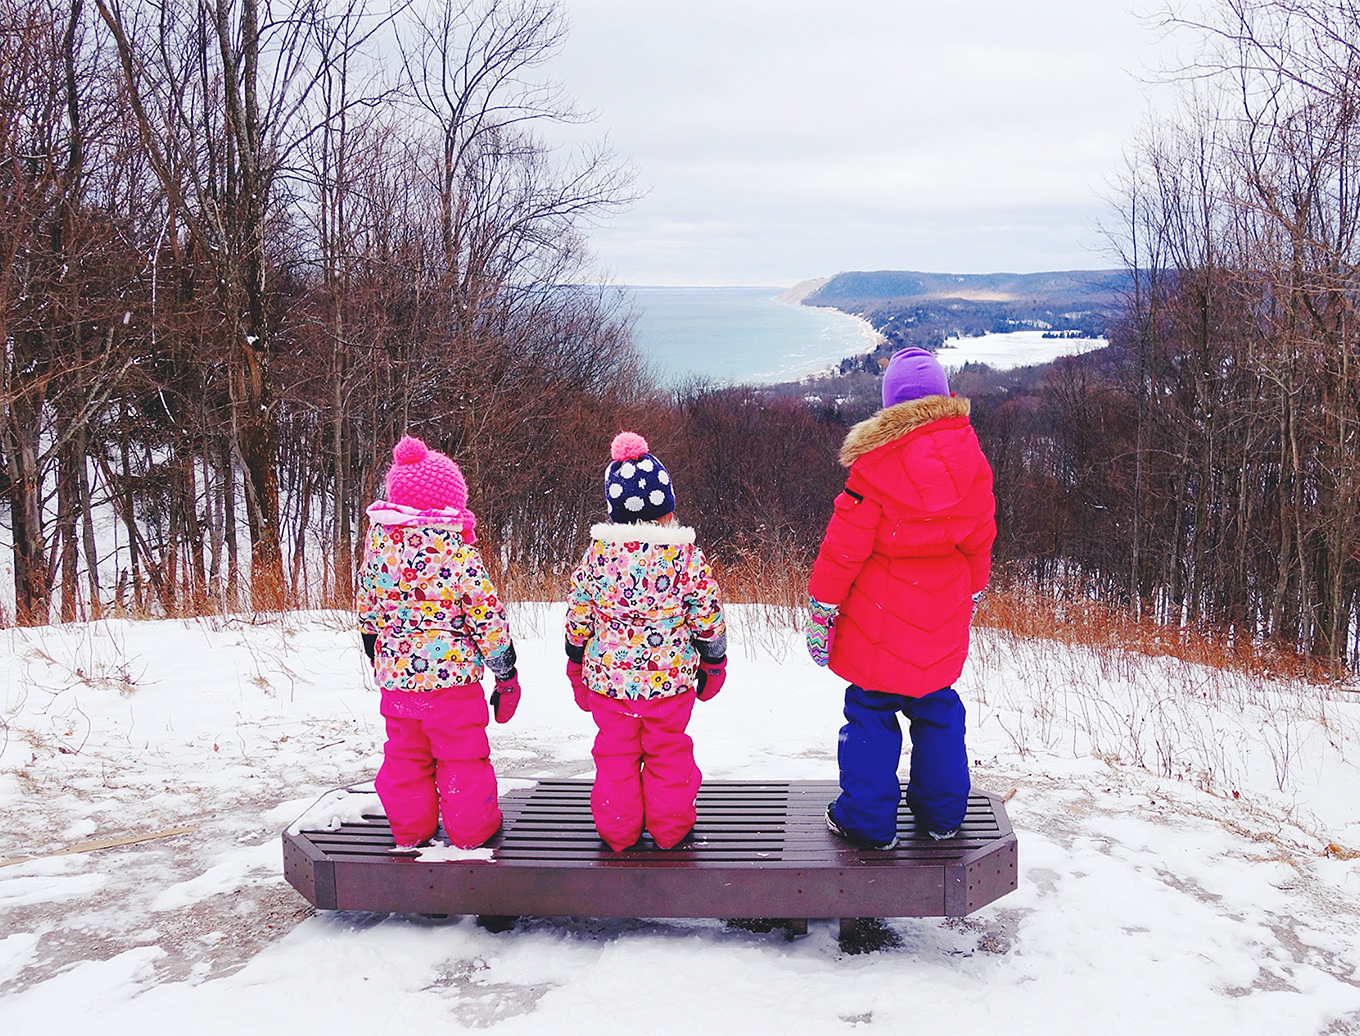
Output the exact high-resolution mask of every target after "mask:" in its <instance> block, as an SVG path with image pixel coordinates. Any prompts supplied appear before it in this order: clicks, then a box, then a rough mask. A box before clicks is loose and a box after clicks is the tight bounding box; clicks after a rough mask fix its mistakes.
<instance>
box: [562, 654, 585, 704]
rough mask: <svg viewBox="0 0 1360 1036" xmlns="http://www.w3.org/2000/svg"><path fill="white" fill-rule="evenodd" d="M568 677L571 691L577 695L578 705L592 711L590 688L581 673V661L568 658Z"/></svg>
mask: <svg viewBox="0 0 1360 1036" xmlns="http://www.w3.org/2000/svg"><path fill="white" fill-rule="evenodd" d="M567 679H568V680H569V681H571V693H572V694H574V695H576V707H577V708H578V709H580V710H581V711H582V712H589V711H590V690H589V688H587V687H586V681H585V678H584V677H583V676H582V675H581V663H580V662H573V661H571V660H570V659H568V660H567Z"/></svg>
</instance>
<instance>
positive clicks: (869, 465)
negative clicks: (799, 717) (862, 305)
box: [807, 348, 996, 849]
mask: <svg viewBox="0 0 1360 1036" xmlns="http://www.w3.org/2000/svg"><path fill="white" fill-rule="evenodd" d="M968 410H969V406H968V401H967V400H966V399H957V398H955V397H953V396H952V395H951V394H950V392H949V384H948V381H947V380H946V378H945V373H944V370H943V368H941V367H940V365H939V363H938V362H937V361H936V360H935V357H933V356H932V355H931V354H930V353H928V352H926V351H925V350H923V349H914V348H913V349H903V350H901V351H899V352H898V353H897V354H896V355H895V356H893V358H892V360H891V361H889V363H888V369H887V371H886V372H885V374H884V377H883V409H882V410H879V411H878V412H877V413H875V414H874V415H873V416H872V417H870V418H868V419H867V420H865V421H862V422H860V423H859V424H857V425H855V427H854V428H852V429H851V430H850V433H849V434H848V435H847V436H846V437H845V443H844V444H843V445H842V446H841V455H840V460H841V464H842V465H844V466H845V467H848V468H849V469H850V475H849V478H848V479H847V481H846V483H845V490H844V491H843V492H842V493H841V494H840V495H839V496H837V497H836V503H835V510H834V512H833V513H832V516H831V520H830V522H829V523H828V524H827V527H826V535H825V536H824V538H823V539H822V546H821V550H820V551H819V552H818V554H817V561H816V563H815V565H814V566H813V570H812V579H811V582H810V583H809V586H808V592H809V594H810V596H811V613H810V616H809V620H808V627H807V641H808V651H809V653H810V654H811V655H812V658H813V660H814V661H815V662H816V663H817V664H818V665H828V664H829V665H830V668H831V671H832V672H834V673H835V674H836V675H838V676H840V677H843V678H844V679H846V680H849V681H850V686H849V687H848V688H846V692H845V719H846V724H845V726H844V727H842V728H841V735H840V748H839V751H838V757H839V762H840V786H841V794H840V797H839V798H837V799H836V801H835V802H833V803H831V805H830V806H828V807H827V811H826V821H827V826H828V827H829V828H830V829H831V831H832V832H833V833H835V834H837V835H839V836H841V837H843V838H845V839H846V840H847V841H849V842H852V843H853V844H855V845H858V846H861V847H863V848H870V849H891V848H893V847H894V846H895V845H896V844H897V804H898V800H899V799H900V797H901V788H900V786H899V785H898V782H897V765H898V762H899V760H900V758H901V754H902V730H901V727H900V726H899V725H898V721H897V713H898V712H903V713H905V714H906V716H907V718H908V719H909V720H910V721H911V728H910V729H911V769H910V774H909V777H908V780H907V792H906V798H907V806H908V808H910V809H911V811H912V813H913V814H914V815H915V817H916V821H917V823H918V825H920V826H921V827H923V828H924V829H925V830H926V831H927V832H929V833H930V834H931V835H932V836H933V837H935V838H948V837H950V836H952V835H954V834H955V833H957V831H958V829H959V826H960V825H961V824H962V823H963V818H964V814H965V812H966V811H967V807H968V789H969V779H968V756H967V752H966V750H965V748H964V711H963V703H962V702H961V701H959V696H958V694H957V693H956V692H955V691H954V688H953V683H954V681H955V680H956V679H958V676H959V673H960V672H961V671H962V669H963V663H964V659H965V658H966V657H967V655H968V631H969V623H970V621H971V618H972V608H973V602H974V600H975V599H976V595H977V594H978V593H980V592H981V591H982V589H983V587H985V586H986V585H987V577H988V575H989V574H990V572H991V565H992V558H991V549H992V541H993V540H994V539H995V538H996V521H995V517H994V516H995V508H996V505H995V501H994V500H993V497H992V469H991V467H990V466H989V465H988V463H987V458H986V457H984V456H983V455H982V449H981V447H980V446H979V445H978V440H977V436H976V435H975V434H974V433H973V429H972V426H971V425H970V424H969V422H968Z"/></svg>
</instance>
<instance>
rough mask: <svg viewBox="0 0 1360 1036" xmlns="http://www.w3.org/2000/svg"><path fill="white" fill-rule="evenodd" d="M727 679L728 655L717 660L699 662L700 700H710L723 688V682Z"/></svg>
mask: <svg viewBox="0 0 1360 1036" xmlns="http://www.w3.org/2000/svg"><path fill="white" fill-rule="evenodd" d="M726 680H727V658H726V656H724V657H722V658H720V659H718V660H717V661H716V662H700V663H699V700H700V701H708V699H709V698H712V697H713V696H714V695H716V694H717V693H718V692H719V691H721V690H722V685H723V683H724V682H725V681H726Z"/></svg>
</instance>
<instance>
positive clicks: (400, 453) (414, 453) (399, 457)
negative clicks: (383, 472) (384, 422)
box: [392, 435, 430, 464]
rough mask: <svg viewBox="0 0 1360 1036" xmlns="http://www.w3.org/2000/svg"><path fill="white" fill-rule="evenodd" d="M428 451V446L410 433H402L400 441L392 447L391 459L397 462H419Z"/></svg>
mask: <svg viewBox="0 0 1360 1036" xmlns="http://www.w3.org/2000/svg"><path fill="white" fill-rule="evenodd" d="M429 452H430V448H429V447H428V446H426V445H425V444H424V443H423V442H421V441H420V440H419V439H417V438H415V436H412V435H403V436H402V437H401V442H399V443H397V444H396V445H395V446H393V447H392V459H393V460H394V461H396V462H397V463H398V464H419V463H420V462H421V461H422V460H424V459H425V458H426V457H427V456H428V455H429Z"/></svg>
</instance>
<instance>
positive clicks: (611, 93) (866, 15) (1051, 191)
mask: <svg viewBox="0 0 1360 1036" xmlns="http://www.w3.org/2000/svg"><path fill="white" fill-rule="evenodd" d="M565 10H566V12H567V14H568V17H569V19H570V21H571V23H572V32H571V36H570V38H569V40H568V43H567V46H566V48H565V50H564V52H563V54H562V55H561V56H560V58H559V59H558V60H557V62H556V63H555V65H554V66H553V68H552V69H551V70H550V71H551V72H552V73H553V74H554V75H556V76H557V77H558V78H559V80H560V81H561V82H562V83H563V85H564V86H565V88H566V89H567V91H568V92H569V93H571V94H574V95H576V96H577V97H578V98H579V100H580V102H581V104H582V106H583V107H586V108H589V109H593V110H595V111H596V112H597V121H596V123H595V124H594V126H593V127H592V131H593V132H595V133H596V134H598V133H600V132H601V131H604V132H607V134H608V137H609V140H610V142H611V143H612V145H613V146H614V147H615V149H616V150H618V151H619V152H620V153H621V154H622V155H624V156H625V157H627V158H629V159H631V161H632V162H633V164H634V165H635V166H636V168H637V170H638V172H639V175H640V179H641V181H642V183H643V185H644V187H649V188H650V190H649V192H648V194H647V196H646V197H645V198H644V199H643V200H641V201H640V202H639V203H637V204H636V205H635V206H634V207H633V208H632V209H631V210H630V211H629V212H628V213H626V214H623V215H621V216H619V217H617V218H616V219H615V220H614V221H613V222H612V223H611V224H610V225H609V226H608V227H606V228H604V229H603V230H602V231H601V232H599V233H598V234H596V235H594V237H593V243H594V245H595V247H596V250H597V252H598V254H599V255H600V258H601V261H602V265H603V266H604V267H605V268H606V269H608V270H611V271H612V272H613V274H614V275H615V276H616V277H618V278H619V279H620V280H624V281H629V282H634V283H690V284H696V283H785V282H788V281H791V280H797V279H801V278H803V277H810V276H817V275H822V274H826V273H832V272H835V271H836V270H837V269H844V268H851V269H868V268H885V267H886V268H917V269H932V270H955V271H959V272H968V271H980V270H997V269H1029V270H1034V269H1052V268H1055V266H1056V267H1063V268H1073V267H1078V266H1091V265H1107V264H1108V262H1109V260H1108V258H1106V257H1102V256H1100V255H1098V254H1097V253H1096V251H1095V250H1096V249H1097V248H1098V247H1099V245H1100V240H1101V238H1100V233H1099V230H1098V228H1097V223H1098V221H1099V220H1100V218H1101V216H1102V215H1103V214H1104V213H1105V207H1104V202H1103V201H1102V196H1103V195H1104V194H1105V193H1108V192H1107V190H1106V183H1107V181H1108V179H1109V177H1110V175H1111V174H1112V172H1113V171H1114V170H1115V169H1116V168H1117V167H1118V166H1119V164H1120V161H1121V154H1122V151H1123V148H1124V145H1125V141H1126V140H1128V139H1129V137H1130V136H1131V135H1132V134H1133V133H1134V132H1135V131H1136V129H1137V128H1138V126H1139V124H1140V121H1141V120H1142V119H1143V118H1144V116H1145V112H1146V110H1147V108H1148V105H1149V96H1148V90H1147V88H1146V87H1145V86H1144V84H1143V83H1142V82H1140V80H1139V78H1138V73H1140V72H1141V71H1142V70H1143V69H1144V68H1145V67H1147V66H1149V65H1152V64H1155V63H1156V57H1157V55H1156V51H1155V49H1154V45H1153V43H1152V41H1151V39H1150V36H1149V34H1148V32H1147V31H1146V30H1145V28H1144V26H1143V24H1142V23H1141V22H1140V21H1139V20H1138V19H1137V18H1136V17H1135V16H1134V15H1133V14H1131V13H1130V12H1129V11H1128V10H1127V9H1126V8H1125V7H1124V6H1123V5H1122V4H1120V3H1114V2H1109V0H1058V2H1047V3H1041V2H1035V0H1014V2H1005V3H1003V2H976V0H955V2H954V3H950V4H941V3H938V2H937V3H930V4H927V3H920V2H916V0H859V2H857V3H856V4H855V5H853V6H841V5H830V4H826V3H803V2H795V0H779V2H764V0H724V2H718V0H689V2H685V3H674V2H670V0H652V2H648V3H637V2H623V0H566V3H565Z"/></svg>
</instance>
